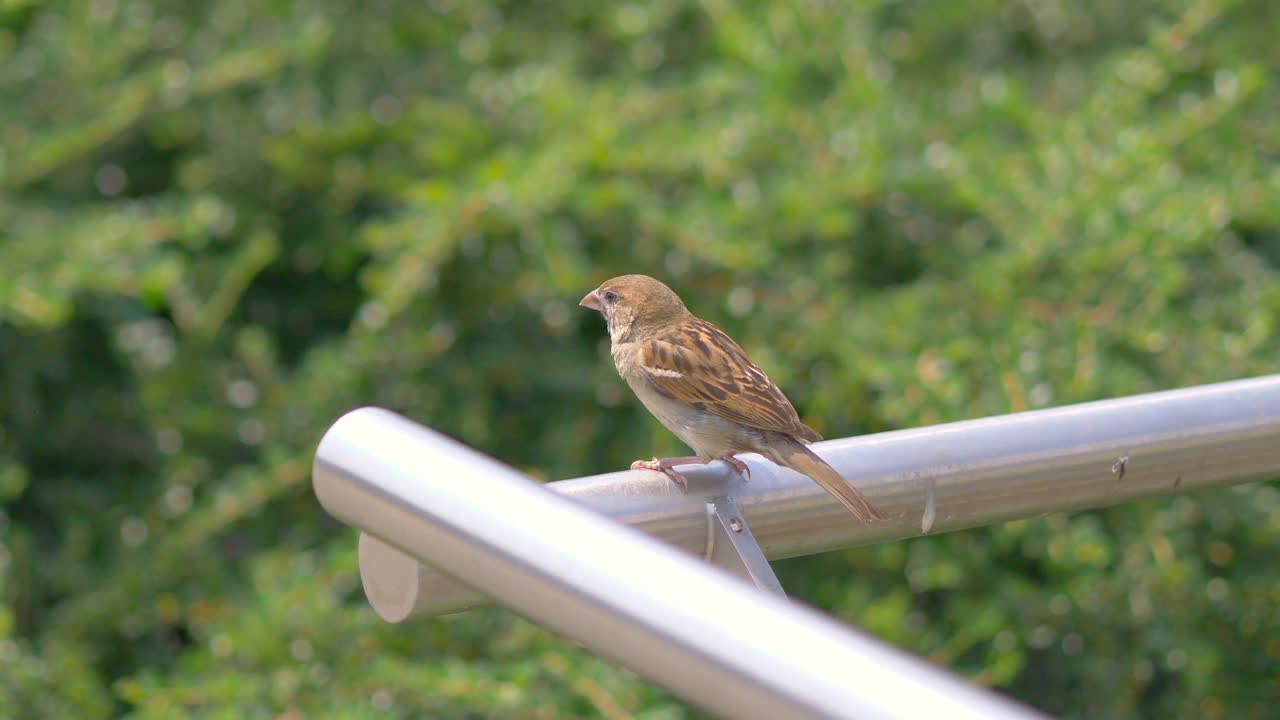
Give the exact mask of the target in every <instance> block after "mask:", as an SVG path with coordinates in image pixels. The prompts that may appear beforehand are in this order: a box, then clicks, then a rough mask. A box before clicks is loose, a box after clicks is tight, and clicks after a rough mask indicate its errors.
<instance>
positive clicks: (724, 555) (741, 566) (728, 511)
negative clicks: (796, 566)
mask: <svg viewBox="0 0 1280 720" xmlns="http://www.w3.org/2000/svg"><path fill="white" fill-rule="evenodd" d="M706 558H707V560H710V561H711V562H712V564H714V565H719V566H720V567H722V568H724V569H726V570H728V571H729V572H731V573H733V574H734V575H737V576H739V577H741V578H744V579H746V580H750V581H751V582H753V583H755V585H756V587H758V588H760V589H761V590H765V591H767V592H771V593H774V594H775V595H778V596H780V597H786V596H787V593H786V591H784V590H783V589H782V583H780V582H778V576H777V575H775V574H774V573H773V567H771V566H770V565H769V558H766V557H765V556H764V551H763V550H761V549H760V545H759V544H758V543H756V539H755V537H754V536H753V535H752V534H751V528H749V527H747V521H746V519H745V518H743V516H742V511H741V510H738V504H737V503H735V502H734V501H733V498H731V497H729V496H728V495H721V496H720V497H717V498H715V499H714V500H712V501H711V502H709V503H707V551H706Z"/></svg>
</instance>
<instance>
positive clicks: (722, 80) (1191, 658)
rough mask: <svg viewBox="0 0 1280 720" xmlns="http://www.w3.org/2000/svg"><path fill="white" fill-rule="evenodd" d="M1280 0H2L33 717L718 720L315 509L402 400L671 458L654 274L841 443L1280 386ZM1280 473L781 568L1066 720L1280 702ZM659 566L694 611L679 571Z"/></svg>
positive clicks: (11, 397) (10, 337)
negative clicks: (395, 596)
mask: <svg viewBox="0 0 1280 720" xmlns="http://www.w3.org/2000/svg"><path fill="white" fill-rule="evenodd" d="M1277 28H1280V4H1277V3H1274V2H1269V1H1268V0H1197V1H1185V0H1134V1H1132V2H1127V3H1116V2H1103V1H1101V0H1083V1H1081V2H1067V1H1066V0H1021V1H1014V0H954V1H953V2H947V3H938V2H926V1H924V0H897V1H889V0H860V1H858V2H836V1H835V0H800V1H797V2H788V3H772V4H771V3H763V2H747V1H745V0H701V1H699V2H694V1H692V0H689V1H686V0H653V1H652V2H633V3H598V2H587V1H585V0H566V1H563V2H556V1H550V0H543V1H541V2H488V1H483V0H480V1H474V2H469V1H464V0H429V1H428V2H422V0H412V1H401V0H376V1H374V2H369V3H349V2H340V1H338V0H312V1H311V2H291V1H289V0H274V1H272V2H268V1H265V0H220V1H219V2H216V3H215V2H192V3H160V2H144V1H143V0H85V1H79V2H73V1H47V2H46V1H42V0H2V1H0V220H2V222H0V717H5V718H10V717H12V718H91V717H127V718H135V719H138V720H142V719H155V718H280V719H282V720H285V719H288V720H295V719H300V718H311V717H342V718H423V717H429V718H489V717H493V718H561V717H605V718H610V719H611V720H614V719H618V718H646V719H650V720H658V719H664V720H665V719H676V718H689V717H699V716H700V715H699V713H697V712H696V711H694V710H692V709H690V708H689V707H688V706H686V705H685V704H683V703H682V702H680V701H679V700H678V699H676V698H673V697H671V696H670V695H668V694H666V693H664V692H662V691H660V690H658V689H655V688H654V687H652V686H650V685H649V684H647V683H646V682H644V681H642V680H640V679H638V678H636V677H635V676H633V675H631V674H630V673H628V672H626V671H624V670H621V669H619V668H617V667H615V666H613V665H611V664H609V663H606V662H603V661H600V660H596V659H595V658H593V657H591V656H590V655H588V654H586V653H585V652H583V651H581V650H579V649H577V648H576V647H575V646H573V645H571V644H569V643H566V642H562V641H560V640H558V639H557V638H556V637H555V636H553V635H552V634H550V633H548V632H546V631H544V630H542V629H541V628H539V627H537V626H535V625H533V624H531V623H529V622H526V621H523V620H521V619H519V618H517V617H515V616H513V615H512V614H510V613H508V612H505V611H501V610H497V609H491V610H483V611H477V612H470V613H466V614H461V615H456V616H450V617H446V618H441V619H435V620H429V621H419V622H413V623H411V624H409V625H406V626H401V627H391V626H387V625H385V624H383V623H381V622H380V621H378V620H377V619H376V618H375V617H374V615H373V614H372V612H371V611H370V610H369V609H368V607H367V605H366V603H365V601H364V599H363V594H362V592H361V590H360V587H359V581H358V576H357V569H356V561H355V547H356V544H355V540H356V535H355V532H354V531H351V530H348V529H346V528H344V527H341V526H339V525H337V524H336V523H334V522H333V521H331V520H329V519H328V518H327V517H326V516H325V515H324V513H323V512H322V511H321V509H320V508H319V506H318V504H317V502H316V501H315V499H314V497H313V496H312V493H311V490H310V486H309V470H310V461H311V456H312V453H313V451H314V448H315V444H316V442H317V441H318V440H319V438H320V435H321V434H322V433H323V432H324V430H325V429H326V428H327V427H328V425H329V424H330V423H331V422H332V421H333V420H334V419H336V418H337V417H338V416H339V415H340V414H341V413H343V412H344V411H346V410H348V409H351V408H353V407H356V406H360V405H365V404H380V405H384V406H388V407H391V408H394V409H396V410H398V411H400V412H402V413H405V414H407V415H409V416H411V417H413V418H415V419H417V420H418V421H420V422H423V423H426V424H429V425H431V426H432V427H435V428H438V429H440V430H442V431H445V432H447V433H449V434H451V435H453V436H455V437H457V438H460V439H461V440H463V441H464V442H466V443H467V444H469V445H471V446H474V447H476V448H479V449H481V450H483V451H485V452H487V453H490V454H492V455H494V456H496V457H498V458H501V459H503V460H505V461H507V462H509V463H512V464H514V465H516V466H518V467H520V468H521V469H523V470H524V471H526V472H529V473H531V474H533V475H534V476H536V477H539V478H542V479H546V480H552V479H560V478H565V477H575V476H581V475H588V474H595V473H599V472H605V471H611V470H617V469H621V468H624V467H626V465H627V464H628V463H629V462H630V461H631V460H633V459H636V458H639V457H649V456H651V455H653V454H655V453H656V454H658V455H666V454H684V453H683V452H682V450H683V448H682V447H681V446H680V445H679V444H678V441H676V440H675V438H674V437H672V436H671V435H670V434H669V433H667V432H666V431H665V430H663V429H662V428H661V427H660V426H659V425H658V424H657V422H656V421H654V420H652V419H651V418H650V417H649V416H648V414H647V413H646V412H645V411H644V409H643V408H642V407H641V406H640V405H639V403H638V402H636V401H635V400H634V399H633V398H632V397H631V396H630V394H629V392H628V391H627V390H626V388H625V386H624V385H623V384H622V383H621V381H620V380H619V379H618V378H617V376H616V373H615V371H614V369H613V367H612V364H611V363H610V361H609V359H608V355H607V349H606V348H607V338H606V335H605V331H604V327H603V323H602V322H601V321H600V318H599V317H598V316H596V315H595V314H594V313H590V312H587V311H585V310H582V309H580V308H578V307H577V306H576V303H577V301H578V299H579V298H581V297H582V295H583V293H585V292H586V291H587V290H590V289H591V288H593V287H595V285H596V284H598V283H599V282H600V281H601V280H603V279H604V278H607V277H610V276H613V275H617V274H622V273H627V272H645V273H649V274H653V275H657V276H659V277H661V278H663V279H664V280H666V281H667V282H668V283H670V284H671V285H672V286H673V287H674V288H675V289H676V290H677V291H678V292H680V293H681V294H682V295H683V296H684V298H685V299H686V301H687V302H688V303H689V305H690V306H691V307H692V308H693V309H694V311H695V312H697V313H698V314H700V315H702V316H704V317H707V318H708V319H711V320H712V321H714V322H716V323H718V324H720V325H722V326H723V327H725V329H726V330H728V331H729V332H730V334H731V335H733V336H734V337H735V338H736V339H737V340H738V341H739V342H741V343H742V344H743V345H744V346H745V347H746V348H747V350H748V352H749V353H750V354H751V355H752V357H753V358H754V359H755V360H756V361H757V362H758V363H759V364H761V365H762V366H763V367H764V368H765V369H766V370H767V371H768V372H769V373H770V374H771V375H772V376H773V377H774V379H776V380H777V381H778V383H779V384H780V385H781V386H782V387H784V388H785V389H786V390H787V392H788V394H789V395H790V396H791V397H792V399H793V400H794V401H795V403H796V405H797V406H798V408H799V409H800V411H801V414H802V415H803V417H804V418H805V420H806V421H807V422H809V423H811V424H812V425H814V426H815V427H817V428H818V429H819V430H820V431H821V432H822V433H824V434H825V435H826V436H827V437H832V438H834V437H843V436H848V435H854V434H861V433H868V432H877V431H883V430H889V429H893V428H905V427H914V426H920V425H926V424H931V423H938V422H946V421H952V420H960V419H965V418H974V417H981V416H985V415H992V414H999V413H1008V412H1013V411H1018V410H1025V409H1029V408H1039V407H1047V406H1054V405H1059V404H1066V403H1074V402H1080V401H1086V400H1094V399H1100V398H1108V397H1114V396H1121V395H1128V394H1132V393H1140V392H1146V391H1153V390H1161V389H1168V388H1175V387H1182V386H1188V385H1194V384H1200V383H1208V382H1214V381H1219V380H1227V379H1234V378H1242V377H1249V376H1255V375H1261V374H1266V373H1271V372H1275V371H1276V368H1277V358H1280V338H1278V337H1277V322H1278V317H1280V199H1278V198H1280V120H1278V119H1277V118H1280V44H1278V43H1277V42H1276V33H1277ZM1278 546H1280V488H1278V486H1277V485H1276V484H1275V483H1270V484H1266V483H1264V484H1255V485H1250V486H1243V487H1237V488H1232V489H1222V490H1216V491H1212V492H1204V493H1200V494H1196V495H1192V496H1183V497H1177V498H1170V499H1162V500H1154V501H1147V502H1139V503H1134V504H1128V505H1124V506H1121V507H1116V508H1111V509H1107V510H1103V511H1098V512H1089V513H1080V514H1075V515H1069V516H1064V515H1054V516H1050V517H1045V518H1039V519H1035V520H1029V521H1023V522H1014V523H1009V524H1006V525H1001V526H998V527H991V528H986V529H982V530H975V531H971V532H963V533H955V534H950V535H946V536H941V537H931V538H927V539H920V540H913V541H909V542H898V543H891V544H885V545H881V546H876V547H866V548H858V549H854V550H849V551H847V552H835V553H828V554H824V555H820V556H815V557H808V558H801V559H795V560H789V561H786V562H782V563H779V564H778V571H779V575H780V577H781V579H782V581H783V584H784V585H785V586H786V587H787V588H788V590H789V592H790V593H791V594H792V595H794V596H796V597H798V598H800V599H802V600H804V601H806V602H809V603H812V604H815V605H817V606H819V607H821V608H822V609H824V610H825V611H827V612H830V613H831V614H833V615H834V616H836V617H838V618H840V619H842V620H843V621H846V622H849V623H852V624H855V625H858V626H860V627H863V628H866V629H867V630H869V631H870V632H872V633H874V634H876V635H877V636H879V637H881V638H884V639H886V640H888V641H890V642H892V643H894V644H896V645H898V646H901V647H903V648H906V649H908V650H910V651H912V652H914V653H918V654H920V655H923V656H925V657H927V658H929V659H931V660H933V661H935V662H937V663H940V664H943V665H945V666H947V667H949V668H951V669H953V670H954V671H956V672H958V673H961V674H962V675H964V676H965V677H967V678H970V679H971V680H972V681H974V682H977V683H981V684H983V685H987V686H993V687H996V688H999V689H1000V690H1002V691H1004V692H1007V693H1010V694H1012V695H1013V696H1015V697H1017V698H1020V699H1022V700H1024V701H1026V702H1028V703H1030V704H1032V705H1035V706H1037V707H1040V708H1043V709H1046V710H1048V711H1049V712H1052V713H1054V714H1058V715H1061V716H1062V717H1067V718H1169V717H1199V718H1210V719H1213V718H1263V717H1274V713H1275V709H1274V708H1275V707H1276V704H1277V703H1280V680H1278V679H1277V674H1276V670H1275V669H1276V667H1277V664H1278V663H1280V610H1278V609H1277V608H1278V607H1280V568H1277V565H1276V557H1277V555H1276V551H1277V547H1278ZM678 591H679V589H678V588H672V592H678Z"/></svg>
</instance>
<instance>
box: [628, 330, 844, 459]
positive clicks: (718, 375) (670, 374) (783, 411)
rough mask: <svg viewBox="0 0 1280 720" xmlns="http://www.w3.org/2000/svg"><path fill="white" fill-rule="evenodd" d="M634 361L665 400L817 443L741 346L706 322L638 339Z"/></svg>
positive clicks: (786, 401) (811, 431) (818, 438)
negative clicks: (639, 344) (674, 400)
mask: <svg viewBox="0 0 1280 720" xmlns="http://www.w3.org/2000/svg"><path fill="white" fill-rule="evenodd" d="M639 360H640V369H641V370H642V371H643V372H644V374H645V377H646V378H647V379H648V381H649V383H650V384H651V385H652V386H653V387H654V389H655V390H657V391H658V392H659V393H661V394H663V395H665V396H667V397H670V398H674V399H676V400H680V401H682V402H685V403H688V404H689V405H692V406H693V407H695V408H697V409H699V410H702V411H705V412H708V413H711V414H712V415H716V416H718V417H722V418H724V419H726V420H731V421H733V422H737V423H741V424H743V425H746V426H748V427H753V428H757V429H760V430H767V431H771V432H780V433H786V434H788V435H795V436H797V437H799V438H801V439H803V440H807V441H813V440H821V439H822V436H821V435H818V433H816V432H814V430H813V429H812V428H810V427H809V426H807V425H805V424H804V423H802V422H800V417H799V415H797V414H796V409H795V407H793V406H792V405H791V401H790V400H788V399H787V396H786V395H783V394H782V391H781V390H779V389H778V386H777V385H775V384H774V382H773V381H772V380H770V379H769V376H768V375H765V373H764V371H763V370H761V369H760V368H759V367H757V366H756V364H755V363H753V362H751V360H749V359H748V358H747V354H746V353H745V352H743V350H742V348H741V347H739V346H738V344H737V343H735V342H734V341H733V339H732V338H730V337H729V336H728V335H726V334H725V333H724V331H723V330H721V329H720V328H718V327H716V326H715V325H712V324H711V323H709V322H706V321H705V320H699V319H693V320H690V321H689V322H686V323H682V324H680V325H679V326H677V327H676V328H674V329H673V330H672V331H671V332H669V333H664V334H663V335H661V336H659V337H656V338H650V339H648V340H645V341H643V344H642V346H641V348H640V356H639Z"/></svg>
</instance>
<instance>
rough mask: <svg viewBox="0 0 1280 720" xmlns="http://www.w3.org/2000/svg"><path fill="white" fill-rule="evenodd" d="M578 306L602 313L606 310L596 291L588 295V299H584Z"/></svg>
mask: <svg viewBox="0 0 1280 720" xmlns="http://www.w3.org/2000/svg"><path fill="white" fill-rule="evenodd" d="M578 306H579V307H584V308H591V309H592V310H595V311H597V312H602V311H603V310H604V305H601V304H600V296H599V295H597V294H596V291H595V290H592V291H591V292H589V293H587V295H586V297H584V298H582V302H580V303H578Z"/></svg>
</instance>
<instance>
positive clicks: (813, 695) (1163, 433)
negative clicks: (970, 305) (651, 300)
mask: <svg viewBox="0 0 1280 720" xmlns="http://www.w3.org/2000/svg"><path fill="white" fill-rule="evenodd" d="M814 449H815V451H817V452H818V453H819V454H820V455H822V456H823V457H824V458H825V459H826V460H827V461H828V462H830V463H831V465H832V466H833V467H835V468H836V470H838V471H840V472H841V473H842V474H844V475H845V476H846V477H849V478H853V479H854V480H855V482H856V483H857V484H858V486H859V487H860V488H861V489H862V490H863V491H864V493H865V494H866V495H867V497H868V498H869V499H870V500H871V501H872V502H874V503H876V504H877V505H878V506H879V507H880V508H881V509H882V510H884V511H885V512H886V513H887V514H888V515H889V516H890V520H888V521H885V522H881V523H875V524H871V525H863V524H860V523H858V522H857V521H855V520H853V519H852V518H851V517H850V516H849V515H848V513H847V512H846V511H845V510H844V509H843V507H841V506H840V505H839V504H838V503H837V502H836V501H835V500H834V499H833V498H831V497H830V496H828V495H827V494H826V493H825V492H824V491H823V490H821V489H820V488H818V487H817V486H816V485H814V484H813V483H812V482H811V481H810V480H809V479H808V478H805V477H804V476H802V475H799V474H797V473H794V472H791V471H789V470H785V469H782V468H778V467H776V466H774V465H772V464H770V463H768V462H766V461H764V460H762V459H760V458H758V457H756V456H751V455H748V456H744V458H743V459H744V460H745V461H746V462H747V463H748V464H749V465H750V467H751V474H750V480H749V481H743V480H742V479H740V478H739V477H738V476H737V475H736V474H735V473H732V472H727V468H726V466H725V465H724V464H723V463H713V464H712V465H710V466H706V467H699V466H690V467H685V468H682V470H681V472H682V473H683V474H685V475H686V477H688V478H689V479H690V490H689V492H688V493H687V494H686V493H682V492H681V491H679V490H678V489H677V488H675V487H674V486H673V485H672V484H671V483H670V481H668V480H667V479H666V478H665V477H664V476H662V475H660V474H658V473H653V472H648V471H634V472H631V471H629V472H621V473H612V474H608V475H600V476H595V477H590V478H581V479H577V480H566V481H561V482H556V483H549V484H547V485H545V486H539V485H537V484H535V483H532V482H531V481H529V480H528V478H526V477H524V476H523V475H521V474H520V473H518V472H516V471H515V470H513V469H511V468H508V467H506V466H504V465H501V464H500V463H498V462H496V461H494V460H492V459H490V458H488V457H485V456H483V455H481V454H479V453H476V452H475V451H472V450H470V449H468V448H465V447H464V446H462V445H460V444H458V443H456V442H454V441H452V440H449V439H447V438H444V437H443V436H441V435H438V434H436V433H434V432H432V431H430V430H427V429H425V428H422V427H420V426H418V425H415V424H413V423H412V422H410V421H408V420H405V419H404V418H401V417H399V416H396V415H394V414H392V413H390V412H388V411H385V410H379V409H376V408H364V409H361V410H356V411H353V412H352V413H349V414H348V415H346V416H344V417H343V418H341V419H340V420H338V421H337V422H336V423H335V424H334V426H333V427H332V428H331V429H330V430H329V432H328V433H327V434H326V435H325V437H324V439H323V440H322V442H321V444H320V447H319V449H318V450H317V453H316V461H315V468H314V479H313V482H314V486H315V491H316V494H317V496H318V497H319V499H320V501H321V503H322V504H323V505H324V507H325V508H326V509H327V510H328V511H329V512H330V513H332V514H333V515H335V516H336V517H338V518H339V519H341V520H343V521H344V522H346V523H348V524H350V525H352V526H353V527H356V528H359V529H360V530H362V531H363V534H362V536H361V538H360V571H361V578H362V581H363V583H364V587H365V592H366V595H367V596H368V598H369V601H370V603H371V605H372V606H373V607H374V609H375V610H376V611H377V612H378V614H379V615H380V616H381V617H383V618H385V619H387V620H390V621H401V620H404V619H407V618H410V617H421V616H425V615H432V614H438V613H442V612H450V611H456V610H460V609H464V608H467V607H472V606H474V605H477V604H480V603H481V602H483V601H484V598H485V597H486V596H488V597H491V598H494V599H496V600H498V601H499V602H501V603H502V604H504V605H507V606H509V607H511V608H513V609H515V610H517V611H519V612H521V613H523V614H525V615H527V616H529V617H530V618H533V619H534V620H537V621H539V622H542V623H545V624H547V625H548V626H550V627H552V628H555V629H556V630H558V631H560V632H562V633H564V634H565V635H567V636H569V637H572V638H574V639H576V640H578V641H579V642H582V643H583V644H585V645H587V646H588V647H591V648H592V649H594V650H595V651H596V652H598V653H600V654H601V655H604V656H606V657H610V658H613V659H615V660H617V661H619V662H621V663H622V664H624V665H627V666H628V667H631V668H632V669H634V670H636V671H637V672H640V673H642V674H644V675H646V676H647V677H650V678H652V679H654V680H655V681H657V682H659V683H660V684H662V685H664V686H666V687H668V688H670V689H672V690H674V691H675V692H677V693H679V694H681V695H682V696H683V697H685V698H686V699H688V700H690V701H691V702H694V703H696V704H699V705H702V706H704V707H707V708H709V709H711V710H714V711H717V712H721V713H724V714H727V715H731V716H734V717H901V718H907V717H912V718H921V717H926V716H928V717H931V718H933V717H987V718H1001V717H1010V718H1012V717H1028V716H1030V715H1029V711H1026V710H1023V709H1022V708H1020V707H1018V706H1015V705H1012V704H1010V703H1007V702H1006V701H1004V700H1002V699H999V698H998V697H996V696H994V695H992V694H989V693H985V692H982V691H979V690H977V689H975V688H971V687H969V686H967V685H965V684H964V683H962V682H959V681H957V680H955V679H954V678H952V677H951V676H949V675H946V674H945V673H942V672H940V671H938V670H936V669H934V668H932V667H929V666H927V665H926V664H924V663H922V662H921V661H918V660H915V659H913V658H911V657H909V656H907V655H904V654H902V653H900V652H899V651H897V650H894V649H892V648H888V647H886V646H884V645H883V644H881V643H879V642H878V641H875V640H874V639H871V638H868V637H866V636H864V635H861V634H858V633H856V632H854V631H852V630H850V629H848V628H847V627H845V626H843V625H840V624H838V623H835V622H834V621H832V620H830V619H828V618H825V617H823V616H821V615H820V614H818V613H815V612H813V611H811V610H809V609H807V608H804V607H801V606H800V605H798V604H796V603H789V602H787V601H785V600H783V599H782V598H780V597H778V594H779V593H780V592H781V588H780V587H779V586H778V584H777V580H776V578H774V576H773V573H772V570H771V569H770V568H769V565H768V562H767V560H766V559H765V558H782V557H791V556H795V555H802V554H807V553H814V552H821V551H824V550H830V549H833V548H838V547H848V546H852V545H856V544H864V543H869V542H878V541H884V540H892V539H899V538H905V537H911V536H915V535H920V534H927V533H935V532H945V531H950V530H957V529H962V528H969V527H975V526H979V525H986V524H991V523H995V522H1001V521H1005V520H1011V519H1015V518H1025V517H1033V516H1038V515H1043V514H1046V513H1050V512H1055V511H1061V510H1079V509H1084V508H1089V507H1100V506H1105V505H1112V504H1116V503H1120V502H1125V501H1128V500H1132V499H1136V498H1142V497H1151V496H1156V495H1166V494H1171V493H1177V492H1186V491H1190V490H1194V489H1199V488H1205V487H1209V486H1215V485H1226V484H1232V483H1243V482H1249V481H1253V480H1260V479H1268V478H1274V477H1280V375H1275V376H1268V377H1262V378H1256V379H1253V380H1244V381H1237V382H1230V383H1222V384H1217V385H1208V386H1203V387H1196V388H1188V389H1184V390H1175V391H1170V392H1163V393H1153V394H1149V395H1140V396H1135V397H1130V398H1123V399H1118V400H1107V401H1102V402H1095V403H1087V404H1082V405H1075V406H1069V407H1063V408H1056V409H1052V410H1042V411H1035V412H1026V413H1018V414H1014V415H1007V416H1002V417H996V418H988V419H983V420H974V421H966V422H960V423H952V424H948V425H938V426H933V427H927V428H919V429H914V430H904V431H898V432H891V433H883V434H879V435H871V436H863V437H857V438H847V439H843V440H835V441H830V442H826V443H819V444H817V445H815V446H814ZM548 490H550V491H551V492H548ZM628 526H630V527H628ZM633 528H634V529H633ZM637 529H638V530H641V531H643V532H637V531H636V530H637ZM655 537H656V538H660V539H661V540H665V541H667V542H666V543H662V542H658V541H656V540H655V539H654V538H655ZM671 545H675V546H678V547H682V548H685V549H687V550H691V551H693V552H694V553H697V554H699V555H702V556H703V557H704V558H706V559H709V560H711V561H712V562H714V563H716V564H719V565H722V566H724V567H726V568H728V569H729V570H731V571H732V572H734V573H736V574H737V575H740V576H743V577H745V578H748V579H749V580H751V581H753V582H755V583H756V585H757V586H759V587H761V588H763V589H765V590H766V591H767V592H756V591H754V590H753V589H752V588H751V586H750V585H747V584H744V583H743V582H741V580H739V579H735V578H733V577H730V576H729V575H727V574H725V573H722V572H718V571H716V570H714V569H712V568H709V567H708V566H707V565H706V564H705V563H703V562H701V561H699V560H697V559H696V558H695V557H692V556H691V555H690V553H688V552H680V551H679V550H677V549H674V548H672V547H671ZM420 561H421V562H420ZM422 563H430V565H431V566H434V567H436V568H439V570H440V571H436V570H433V569H431V568H429V567H427V566H426V565H424V564H422ZM451 577H455V578H457V579H458V581H461V582H458V581H455V580H453V579H450V578H451ZM770 591H771V592H770Z"/></svg>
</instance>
